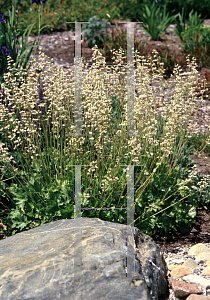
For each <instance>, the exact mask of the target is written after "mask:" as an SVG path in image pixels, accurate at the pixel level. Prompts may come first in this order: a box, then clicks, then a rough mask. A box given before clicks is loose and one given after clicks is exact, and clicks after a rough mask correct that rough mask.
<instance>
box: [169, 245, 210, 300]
mask: <svg viewBox="0 0 210 300" xmlns="http://www.w3.org/2000/svg"><path fill="white" fill-rule="evenodd" d="M176 250H178V253H177V254H175V253H171V252H168V253H163V256H164V259H165V261H166V264H167V267H168V273H167V276H168V283H169V292H170V295H169V296H166V298H164V300H181V299H184V300H185V299H186V300H210V243H198V244H196V245H194V246H183V247H178V248H176Z"/></svg>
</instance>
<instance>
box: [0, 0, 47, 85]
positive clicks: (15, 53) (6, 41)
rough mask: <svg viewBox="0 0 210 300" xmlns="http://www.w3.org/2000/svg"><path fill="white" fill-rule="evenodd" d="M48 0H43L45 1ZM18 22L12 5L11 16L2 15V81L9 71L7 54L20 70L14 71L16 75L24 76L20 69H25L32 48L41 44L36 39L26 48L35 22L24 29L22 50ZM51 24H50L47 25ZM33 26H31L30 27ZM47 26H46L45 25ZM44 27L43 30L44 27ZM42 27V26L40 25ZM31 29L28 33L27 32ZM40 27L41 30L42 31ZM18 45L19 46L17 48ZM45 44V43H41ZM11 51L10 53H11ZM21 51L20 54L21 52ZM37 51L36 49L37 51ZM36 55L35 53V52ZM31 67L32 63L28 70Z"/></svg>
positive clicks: (0, 54)
mask: <svg viewBox="0 0 210 300" xmlns="http://www.w3.org/2000/svg"><path fill="white" fill-rule="evenodd" d="M45 1H46V0H43V3H44V2H45ZM33 2H34V0H32V3H33ZM17 13H18V10H16V14H17ZM4 21H6V23H4ZM17 23H18V18H17V20H16V24H15V15H14V6H13V5H12V12H11V11H10V10H9V16H8V15H7V16H4V15H2V14H1V15H0V50H1V52H0V83H2V82H4V78H3V75H4V73H8V66H7V56H8V55H10V56H11V58H12V60H13V61H14V63H15V68H18V71H14V70H13V71H12V73H13V74H14V75H15V73H20V74H19V75H18V78H19V77H20V76H22V72H20V69H21V68H23V69H25V68H26V66H27V64H28V61H29V58H30V55H31V53H32V50H33V48H34V47H36V50H37V48H38V46H40V45H38V44H37V45H36V41H34V43H33V45H32V46H30V47H28V48H27V49H26V47H27V46H28V44H29V43H28V44H27V45H26V43H27V40H28V37H29V35H30V32H31V30H32V28H33V26H34V24H32V25H29V26H28V27H27V29H26V30H25V31H24V33H23V32H22V34H21V35H22V48H21V50H19V48H20V44H19V40H18V33H17V29H16V27H17ZM47 26H50V25H47ZM30 27H31V28H30ZM44 27H46V26H44ZM44 27H42V28H41V30H42V29H43V28H44ZM29 28H30V29H29ZM39 28H40V27H39ZM28 29H29V31H28V33H27V35H26V32H27V30H28ZM41 30H40V29H39V32H40V31H41ZM25 35H26V40H25V43H23V38H24V37H25ZM17 46H18V48H17ZM41 46H44V45H41ZM27 50H29V52H28V53H27V55H26V56H25V57H24V55H25V53H26V51H27ZM9 52H10V53H9ZM19 52H20V54H19ZM35 53H36V51H35ZM34 56H35V54H34ZM30 67H31V64H29V66H28V68H27V72H28V70H29V68H30ZM5 86H6V87H7V88H8V87H9V86H8V85H5Z"/></svg>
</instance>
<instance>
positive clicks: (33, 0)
mask: <svg viewBox="0 0 210 300" xmlns="http://www.w3.org/2000/svg"><path fill="white" fill-rule="evenodd" d="M31 2H32V4H33V3H36V4H41V2H42V3H45V2H47V0H32V1H31Z"/></svg>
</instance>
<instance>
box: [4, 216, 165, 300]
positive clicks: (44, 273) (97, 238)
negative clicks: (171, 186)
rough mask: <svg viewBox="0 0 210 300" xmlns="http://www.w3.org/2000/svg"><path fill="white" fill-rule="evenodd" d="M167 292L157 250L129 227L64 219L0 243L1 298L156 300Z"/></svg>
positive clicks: (141, 234) (163, 263) (161, 260)
mask: <svg viewBox="0 0 210 300" xmlns="http://www.w3.org/2000/svg"><path fill="white" fill-rule="evenodd" d="M81 226H82V227H81ZM81 228H82V229H81ZM81 230H82V231H81ZM81 232H82V238H81V235H80V233H81ZM126 235H127V244H126ZM126 252H127V254H126ZM126 257H127V260H126ZM126 261H127V271H128V273H127V275H128V276H126ZM167 290H168V282H167V265H166V262H165V260H164V258H163V255H162V253H161V252H160V248H159V247H158V246H157V244H156V243H155V242H154V241H153V240H152V238H150V237H149V236H148V235H145V234H143V233H141V231H140V230H139V229H138V228H135V227H131V226H127V225H122V224H118V223H112V222H106V221H102V220H100V219H97V218H76V219H75V220H74V219H70V220H66V219H65V220H59V221H55V222H52V223H48V224H44V225H42V226H39V227H36V228H32V229H30V230H27V231H24V232H21V233H17V234H16V235H14V236H11V237H8V238H6V239H4V240H1V241H0V299H1V300H19V299H24V300H26V299H27V300H56V299H60V300H65V299H68V300H69V299H72V300H73V299H75V300H83V299H85V300H90V299H103V300H106V299H112V300H118V299H119V300H128V299H132V300H140V299H141V300H158V299H159V295H161V294H164V293H166V292H167Z"/></svg>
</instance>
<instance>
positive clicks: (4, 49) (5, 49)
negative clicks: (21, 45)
mask: <svg viewBox="0 0 210 300" xmlns="http://www.w3.org/2000/svg"><path fill="white" fill-rule="evenodd" d="M1 51H4V52H5V54H6V55H9V53H8V52H7V51H10V52H11V51H12V50H9V49H7V48H6V46H4V47H3V48H2V49H1Z"/></svg>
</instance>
